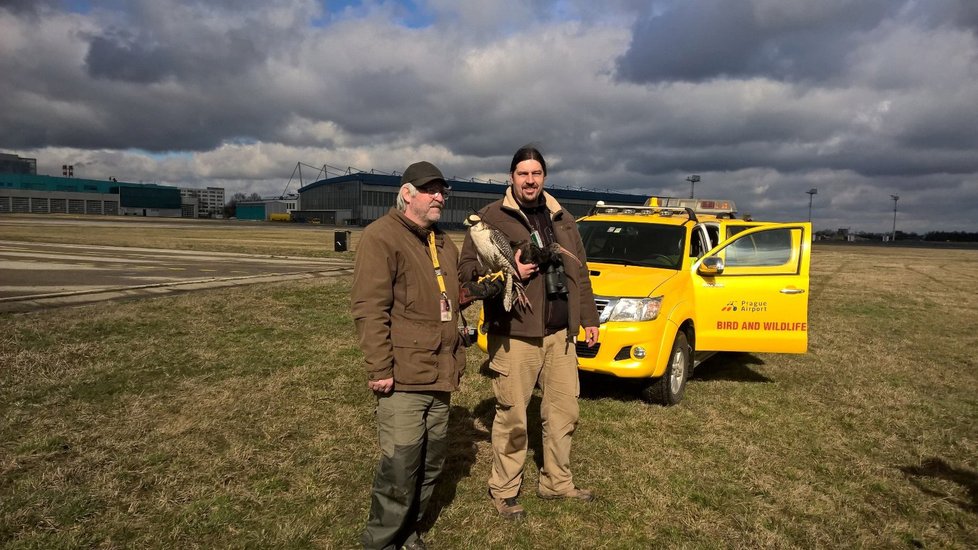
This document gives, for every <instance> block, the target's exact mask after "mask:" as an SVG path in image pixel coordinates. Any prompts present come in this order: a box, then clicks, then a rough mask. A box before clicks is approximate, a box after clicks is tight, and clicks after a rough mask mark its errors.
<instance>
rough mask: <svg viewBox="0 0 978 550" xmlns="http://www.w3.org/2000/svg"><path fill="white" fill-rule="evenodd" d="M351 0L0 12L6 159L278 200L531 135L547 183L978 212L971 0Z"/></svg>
mask: <svg viewBox="0 0 978 550" xmlns="http://www.w3.org/2000/svg"><path fill="white" fill-rule="evenodd" d="M352 4H353V5H352V7H350V8H349V9H346V8H344V9H341V10H340V11H337V12H330V11H327V10H328V9H329V8H328V6H329V5H330V4H328V3H327V4H322V3H320V2H318V0H240V1H239V0H213V1H205V0H131V1H127V2H118V0H105V1H102V0H91V1H87V2H84V3H79V4H78V5H84V6H85V9H84V10H75V11H72V10H71V9H63V7H64V6H65V5H66V4H63V3H60V2H39V3H34V2H21V1H18V2H14V3H11V2H7V3H3V2H0V74H3V75H4V77H3V78H2V79H0V128H3V129H4V131H3V132H0V149H2V150H4V151H5V152H6V151H8V150H10V151H13V152H19V153H21V154H27V155H28V156H36V157H37V158H38V159H39V167H41V168H43V169H45V170H47V169H48V168H47V167H48V166H50V167H54V169H58V168H59V165H60V163H61V162H63V159H65V158H68V159H71V158H76V159H77V160H76V161H75V163H76V165H77V166H81V167H84V170H86V171H89V173H90V174H93V175H104V176H105V177H108V176H115V177H119V178H120V179H123V178H124V177H129V178H132V179H135V180H140V179H142V180H146V181H149V180H152V181H168V182H174V183H180V182H184V183H186V182H199V183H201V184H207V185H212V184H216V185H225V186H227V187H228V190H229V193H230V192H235V191H238V190H246V191H247V192H252V191H256V192H259V193H266V194H279V193H281V190H282V187H283V186H284V185H285V181H284V180H282V178H285V179H286V180H287V179H288V176H289V174H290V173H291V171H292V169H293V167H294V166H295V163H296V162H297V161H302V162H306V163H311V164H319V163H329V164H332V165H335V166H348V165H353V166H355V167H357V168H362V169H366V170H369V169H377V170H380V171H385V172H389V171H392V170H402V169H403V168H404V166H406V165H407V164H409V163H410V162H411V161H413V160H417V159H419V158H425V159H428V160H431V161H432V162H435V163H436V164H437V165H438V166H440V167H441V168H442V169H443V170H445V171H446V173H451V174H452V175H453V176H458V177H461V178H464V179H468V178H470V177H475V178H478V179H487V178H492V179H494V180H496V181H500V180H502V179H504V178H505V177H506V169H507V168H508V165H509V156H510V155H511V154H512V152H513V150H515V148H517V147H518V146H520V145H522V144H523V143H526V142H531V141H532V142H534V143H537V144H539V145H540V147H541V148H542V149H543V150H544V153H545V154H546V155H547V159H548V164H549V165H550V167H551V168H552V173H551V179H550V180H548V185H550V184H551V181H552V184H553V185H563V186H568V187H575V188H577V187H588V188H592V189H612V190H623V191H624V190H627V191H634V192H638V193H643V194H664V193H670V194H675V195H686V194H687V193H688V184H687V183H685V182H684V178H685V177H686V176H687V175H689V174H692V173H696V174H701V175H702V176H703V183H702V193H703V195H700V193H699V191H700V185H701V184H697V191H698V195H699V196H707V195H709V196H712V197H717V198H723V197H726V198H730V199H734V200H737V201H738V202H739V203H740V204H741V206H742V209H743V211H750V212H752V213H754V214H756V215H758V216H764V217H767V218H771V219H800V218H802V217H803V216H807V199H808V196H807V195H806V194H805V191H807V190H808V189H810V188H812V187H817V188H818V189H819V190H820V191H819V195H818V196H817V197H816V200H815V206H814V209H815V212H816V215H817V216H820V219H822V220H824V223H826V224H831V226H835V227H846V226H849V227H854V228H860V227H862V228H865V229H870V230H876V229H879V227H878V226H880V225H881V224H882V225H887V226H888V222H887V207H888V204H887V202H888V201H889V198H888V197H889V195H890V194H891V193H894V194H899V195H900V196H901V200H900V206H901V212H903V209H906V211H907V215H906V218H905V220H904V218H902V217H901V227H905V228H906V229H908V230H917V229H928V228H930V227H933V226H932V225H929V224H943V225H942V227H943V228H948V229H969V230H974V225H975V221H974V220H975V219H978V212H976V208H978V206H970V205H978V155H975V154H974V151H975V150H976V149H978V131H976V130H975V128H976V127H978V109H975V108H974V106H975V105H978V26H976V23H978V2H974V1H973V0H928V1H919V0H859V1H857V0H819V1H811V0H750V1H748V0H669V1H654V2H652V3H650V2H648V1H647V0H610V1H609V2H602V3H593V2H586V1H585V0H553V1H551V2H546V1H545V0H535V2H534V3H533V4H528V3H525V2H520V1H518V0H499V2H482V1H477V0H429V1H427V2H425V3H424V6H423V9H421V10H416V9H415V8H414V4H413V3H409V2H398V1H396V0H395V1H393V2H362V3H361V2H354V3H352ZM324 5H325V6H327V7H325V8H324ZM343 5H344V6H346V5H347V3H343ZM36 10H38V11H36ZM38 13H41V14H43V15H38ZM146 151H150V152H152V153H151V154H147V153H146ZM49 173H50V172H49ZM889 206H892V205H889ZM867 212H868V213H870V214H867ZM913 212H918V213H919V215H918V216H919V217H914V214H912V213H913ZM938 212H940V216H939V218H937V217H935V218H928V216H932V215H934V216H936V215H937V214H936V213H938ZM901 216H902V214H901ZM902 223H906V226H903V225H902ZM819 228H821V226H819ZM933 228H937V227H933Z"/></svg>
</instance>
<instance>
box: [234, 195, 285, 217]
mask: <svg viewBox="0 0 978 550" xmlns="http://www.w3.org/2000/svg"><path fill="white" fill-rule="evenodd" d="M298 204H299V197H297V196H291V197H285V198H284V199H262V200H260V201H238V202H237V204H236V206H235V214H234V215H235V217H237V218H238V219H239V220H263V221H268V220H271V219H274V218H273V217H272V216H273V215H276V214H277V215H282V216H285V218H282V219H284V220H288V219H290V218H289V216H288V215H289V214H291V213H292V211H293V210H295V209H296V206H297V205H298Z"/></svg>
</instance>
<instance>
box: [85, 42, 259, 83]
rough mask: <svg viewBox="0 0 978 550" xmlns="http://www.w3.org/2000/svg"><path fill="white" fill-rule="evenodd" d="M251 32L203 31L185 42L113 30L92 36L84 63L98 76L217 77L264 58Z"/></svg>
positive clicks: (148, 79)
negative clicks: (191, 40) (209, 32)
mask: <svg viewBox="0 0 978 550" xmlns="http://www.w3.org/2000/svg"><path fill="white" fill-rule="evenodd" d="M252 36H253V35H252V34H251V33H250V32H249V31H247V30H245V29H232V30H229V31H228V32H227V33H225V34H223V35H221V36H212V35H211V36H208V35H201V36H200V38H199V39H198V40H197V41H196V42H195V43H193V44H187V43H180V42H177V41H170V40H163V41H160V40H156V39H155V38H154V37H152V36H151V35H149V34H148V33H144V32H141V33H134V32H130V31H127V30H118V29H113V30H110V31H109V32H106V33H103V34H100V35H97V36H92V37H91V38H90V39H89V46H88V48H89V49H88V55H87V56H86V58H85V64H86V67H87V69H88V72H89V74H90V75H91V76H93V77H95V78H108V79H112V80H121V81H126V82H134V83H137V84H149V83H155V82H160V81H162V80H164V79H167V78H173V79H178V80H193V79H213V78H218V77H223V76H225V75H234V74H240V73H241V72H242V71H246V70H247V69H248V68H249V67H250V66H251V65H253V64H255V63H261V62H262V61H263V53H262V52H261V51H259V47H258V45H257V44H255V42H254V40H253V38H252Z"/></svg>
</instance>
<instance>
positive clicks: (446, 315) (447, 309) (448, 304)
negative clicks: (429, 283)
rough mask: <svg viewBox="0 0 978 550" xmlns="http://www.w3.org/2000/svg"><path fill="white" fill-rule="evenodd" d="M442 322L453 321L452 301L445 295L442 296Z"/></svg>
mask: <svg viewBox="0 0 978 550" xmlns="http://www.w3.org/2000/svg"><path fill="white" fill-rule="evenodd" d="M441 320H442V322H447V321H451V320H452V301H451V300H449V299H448V296H445V295H444V294H442V296H441Z"/></svg>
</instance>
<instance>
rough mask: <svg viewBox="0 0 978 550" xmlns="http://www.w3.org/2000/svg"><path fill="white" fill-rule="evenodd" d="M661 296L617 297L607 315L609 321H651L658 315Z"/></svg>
mask: <svg viewBox="0 0 978 550" xmlns="http://www.w3.org/2000/svg"><path fill="white" fill-rule="evenodd" d="M661 306H662V296H655V297H652V298H619V299H618V303H616V304H615V306H614V308H613V309H612V310H611V315H609V316H608V320H609V321H651V320H653V319H655V318H656V317H658V316H659V308H660V307H661Z"/></svg>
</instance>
